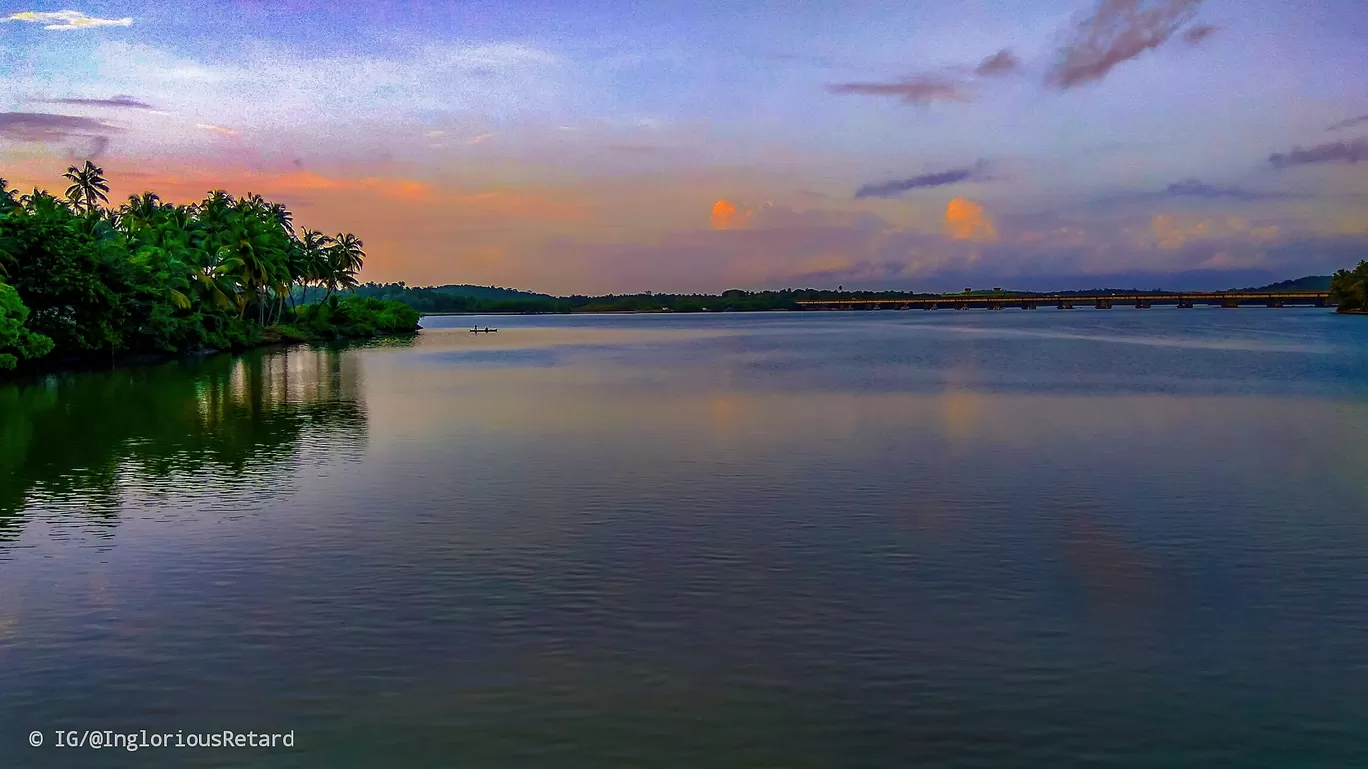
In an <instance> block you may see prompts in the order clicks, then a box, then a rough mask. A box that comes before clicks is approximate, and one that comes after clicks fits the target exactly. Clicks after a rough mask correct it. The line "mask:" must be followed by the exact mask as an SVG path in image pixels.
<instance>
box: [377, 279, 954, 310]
mask: <svg viewBox="0 0 1368 769" xmlns="http://www.w3.org/2000/svg"><path fill="white" fill-rule="evenodd" d="M350 293H353V294H355V295H357V296H364V297H375V298H384V299H388V300H393V301H398V302H403V303H404V304H407V305H408V306H410V307H412V308H414V309H415V310H418V311H419V312H421V313H570V312H725V311H731V312H753V311H764V310H796V309H798V304H797V303H798V302H800V301H829V300H833V299H890V300H891V299H908V298H914V297H925V296H933V295H931V294H917V293H910V292H906V291H830V290H824V289H814V288H800V289H784V290H782V291H741V290H739V289H733V290H731V291H724V292H722V293H721V294H655V293H650V292H646V293H640V294H607V295H604V296H582V295H572V296H564V297H554V296H548V295H546V294H532V293H527V292H523V291H516V290H513V289H503V288H495V287H488V288H486V287H483V286H429V287H421V288H416V287H412V286H407V285H405V284H403V283H384V284H381V283H366V284H363V285H361V286H358V287H356V288H355V289H353V290H352V291H351V292H350Z"/></svg>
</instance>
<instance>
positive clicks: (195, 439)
mask: <svg viewBox="0 0 1368 769" xmlns="http://www.w3.org/2000/svg"><path fill="white" fill-rule="evenodd" d="M358 366H359V361H358V360H357V356H355V355H347V354H346V353H345V352H344V351H342V350H341V349H338V348H328V347H318V348H295V349H289V350H276V351H270V352H256V353H251V354H248V355H243V356H228V355H221V356H215V357H212V358H208V359H204V360H193V361H177V362H173V363H168V364H165V365H160V366H142V367H131V368H124V369H117V370H113V371H106V372H92V373H75V374H64V375H54V376H49V377H45V378H43V379H37V380H30V381H25V382H13V383H3V384H0V542H4V541H8V540H13V539H15V538H17V537H18V536H19V534H20V532H21V531H22V530H23V528H24V525H25V524H26V523H27V522H28V521H29V520H30V519H31V518H33V517H36V516H43V515H51V516H57V517H61V518H69V517H70V516H71V515H72V514H73V513H74V514H78V515H80V517H81V520H82V522H83V523H84V524H87V526H85V528H88V529H89V530H90V531H91V532H92V533H96V534H98V533H99V532H101V531H104V532H106V533H107V532H108V530H109V528H110V527H112V526H113V525H114V524H115V523H117V520H118V515H119V511H120V507H121V500H122V498H123V496H124V495H125V494H126V493H128V492H129V490H131V489H132V490H136V491H137V492H138V493H139V494H141V495H144V496H148V497H153V498H163V499H165V498H171V499H176V500H183V499H187V498H190V499H193V498H194V497H195V496H196V494H197V493H201V492H208V491H210V490H212V492H213V493H214V494H215V495H217V496H218V497H220V499H221V498H222V495H224V494H225V493H228V494H230V495H231V497H233V498H240V499H245V498H249V497H250V498H253V499H255V500H257V501H260V500H262V499H269V498H270V497H272V496H274V495H275V494H278V493H279V492H280V491H282V490H283V489H284V488H285V487H286V486H287V485H288V483H289V482H290V478H291V476H292V472H293V471H294V470H296V469H298V468H299V467H301V466H304V465H307V464H321V463H324V462H330V461H337V460H343V461H345V460H346V459H348V458H350V457H356V456H359V455H360V454H361V453H362V452H363V451H364V449H365V442H366V411H365V406H364V403H363V399H362V397H361V394H360V392H358V386H357V382H358V379H359V377H358ZM234 492H237V493H234Z"/></svg>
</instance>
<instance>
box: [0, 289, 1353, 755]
mask: <svg viewBox="0 0 1368 769" xmlns="http://www.w3.org/2000/svg"><path fill="white" fill-rule="evenodd" d="M475 320H476V322H478V323H480V325H485V324H486V323H488V324H491V325H495V326H497V327H499V329H500V330H499V332H498V333H496V334H487V335H486V334H479V335H476V334H470V333H468V332H467V331H466V330H465V327H468V326H469V324H470V323H471V322H472V319H471V318H468V317H466V318H429V319H427V320H426V321H425V324H426V325H427V326H428V328H427V329H426V330H425V331H423V332H422V333H421V334H420V335H419V336H418V337H417V338H416V339H414V340H391V341H387V342H384V343H379V344H374V345H369V346H354V347H343V348H294V349H289V350H275V351H266V352H257V353H253V354H250V355H245V356H241V357H231V356H221V357H215V358H211V359H206V360H200V361H194V362H188V361H186V362H177V363H172V364H167V365H161V366H151V367H139V368H127V369H121V370H117V371H113V372H96V373H85V374H69V375H62V376H54V377H49V378H46V379H40V380H34V381H28V382H25V383H22V384H18V385H16V384H0V767H5V769H26V768H27V767H36V768H38V767H63V768H65V767H78V768H79V767H116V766H117V767H123V766H128V767H178V768H179V767H240V766H252V767H267V768H273V767H327V768H328V769H339V768H346V767H461V768H463V769H464V768H479V769H483V768H486V767H487V768H489V769H496V768H497V769H521V768H523V767H527V768H532V767H557V768H559V767H565V768H573V769H593V767H680V768H681V769H683V768H688V769H707V768H708V767H719V768H722V767H879V768H883V767H890V768H893V767H1051V768H1052V769H1058V768H1060V767H1074V766H1079V767H1082V766H1087V767H1193V768H1194V769H1195V768H1196V767H1203V768H1204V769H1205V768H1208V767H1223V768H1228V767H1277V768H1279V769H1291V768H1295V767H1337V768H1338V767H1363V766H1368V318H1350V317H1335V316H1334V315H1333V314H1331V313H1329V312H1327V311H1324V310H1313V309H1291V308H1288V309H1280V310H1268V309H1263V308H1242V309H1239V310H1221V309H1215V308H1199V309H1195V310H1176V309H1173V308H1155V309H1152V310H1143V311H1140V310H1135V309H1130V308H1120V307H1118V308H1117V309H1115V310H1111V311H1097V310H1091V309H1080V310H1075V311H1073V312H1060V311H1057V310H1038V311H1036V312H1023V311H1013V310H1006V311H1002V312H987V311H969V312H953V311H940V312H923V311H917V312H877V313H794V314H790V313H767V314H725V315H706V316H705V315H693V316H679V315H676V316H671V315H632V316H576V317H552V316H548V317H518V318H480V319H475ZM92 729H94V730H111V731H112V732H123V733H126V732H138V731H140V730H143V729H146V730H148V731H149V732H152V733H165V732H170V733H176V732H179V733H181V734H191V733H197V734H202V733H208V732H221V731H223V730H234V731H237V732H248V731H255V732H266V733H272V732H281V733H283V732H290V731H292V732H293V733H294V736H295V747H293V748H276V749H255V750H254V749H251V748H239V749H224V748H219V749H192V748H188V747H187V748H180V749H176V748H166V749H160V750H158V749H153V748H145V749H142V750H139V751H137V752H136V753H129V752H127V751H126V750H124V749H123V748H114V749H104V750H100V751H94V750H90V749H89V748H88V747H87V748H84V749H82V748H74V749H61V748H56V747H53V746H54V745H55V744H56V741H57V739H58V736H57V735H56V734H55V732H56V731H57V730H92ZM34 730H39V731H40V732H42V736H43V737H44V740H45V744H44V746H43V747H41V748H31V747H29V745H28V740H29V733H30V732H31V731H34Z"/></svg>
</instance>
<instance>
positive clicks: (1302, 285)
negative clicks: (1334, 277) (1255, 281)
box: [1245, 275, 1330, 291]
mask: <svg viewBox="0 0 1368 769" xmlns="http://www.w3.org/2000/svg"><path fill="white" fill-rule="evenodd" d="M1245 290H1247V291H1329V290H1330V276H1329V275H1307V276H1306V277H1304V278H1296V279H1294V280H1284V281H1280V282H1278V283H1270V284H1268V285H1267V286H1259V287H1258V288H1249V289H1245Z"/></svg>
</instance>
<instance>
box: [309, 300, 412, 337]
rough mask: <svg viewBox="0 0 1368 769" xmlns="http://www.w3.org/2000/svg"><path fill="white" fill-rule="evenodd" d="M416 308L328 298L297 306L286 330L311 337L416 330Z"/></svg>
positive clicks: (384, 302)
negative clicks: (290, 323)
mask: <svg viewBox="0 0 1368 769" xmlns="http://www.w3.org/2000/svg"><path fill="white" fill-rule="evenodd" d="M418 319H419V318H418V311H417V310H414V309H413V308H412V307H409V306H408V305H406V304H403V303H400V302H392V301H388V300H385V299H372V298H370V297H359V296H354V297H348V298H345V299H339V298H338V297H337V296H332V297H329V298H328V299H327V300H326V301H323V302H319V303H317V304H309V305H305V306H303V307H300V308H299V309H298V310H297V311H296V312H295V323H294V324H293V328H292V329H290V330H291V331H294V332H295V333H303V334H306V335H308V336H310V337H313V338H320V337H322V338H327V337H329V336H332V337H334V338H358V337H370V336H380V335H383V334H402V333H412V332H414V331H417V330H418Z"/></svg>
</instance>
